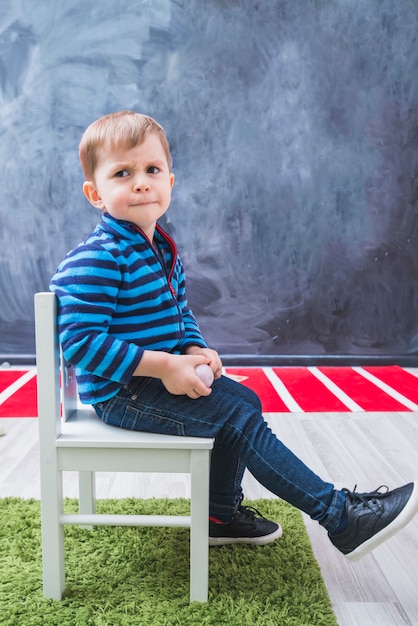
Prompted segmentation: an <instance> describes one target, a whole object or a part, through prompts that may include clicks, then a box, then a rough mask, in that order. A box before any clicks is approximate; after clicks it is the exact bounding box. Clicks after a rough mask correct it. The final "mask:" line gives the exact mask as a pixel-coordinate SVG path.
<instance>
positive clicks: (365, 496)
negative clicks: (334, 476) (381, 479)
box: [342, 485, 389, 509]
mask: <svg viewBox="0 0 418 626" xmlns="http://www.w3.org/2000/svg"><path fill="white" fill-rule="evenodd" d="M356 489H357V485H355V487H354V489H353V491H350V490H349V489H345V488H344V489H343V490H342V491H344V493H345V495H346V496H347V498H348V499H349V500H350V503H351V504H352V505H353V507H354V508H355V509H356V508H357V507H359V506H365V507H368V508H371V506H370V505H371V504H376V501H377V500H379V499H380V498H384V497H385V496H386V494H387V492H388V491H389V487H387V485H380V487H378V488H377V489H375V490H374V491H369V492H368V493H359V492H358V491H356ZM382 489H383V491H381V490H382Z"/></svg>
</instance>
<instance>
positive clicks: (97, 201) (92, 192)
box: [83, 180, 104, 209]
mask: <svg viewBox="0 0 418 626" xmlns="http://www.w3.org/2000/svg"><path fill="white" fill-rule="evenodd" d="M83 192H84V195H85V196H86V198H87V200H88V201H89V202H90V204H92V205H93V206H94V207H96V209H104V204H103V200H102V199H101V197H100V195H99V192H98V191H97V189H96V187H95V186H94V183H92V182H91V181H90V180H86V181H85V182H84V184H83Z"/></svg>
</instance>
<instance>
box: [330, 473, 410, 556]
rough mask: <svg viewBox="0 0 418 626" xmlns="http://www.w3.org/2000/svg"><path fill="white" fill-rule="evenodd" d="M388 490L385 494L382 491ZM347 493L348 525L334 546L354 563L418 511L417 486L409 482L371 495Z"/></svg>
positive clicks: (383, 487) (401, 526)
mask: <svg viewBox="0 0 418 626" xmlns="http://www.w3.org/2000/svg"><path fill="white" fill-rule="evenodd" d="M381 489H386V491H381ZM343 491H344V492H345V494H346V497H347V500H346V505H345V506H346V512H347V518H348V526H347V528H346V530H344V531H343V532H342V533H338V534H337V535H331V534H329V533H328V536H329V538H330V539H331V541H332V543H333V544H334V546H335V547H336V548H338V550H340V552H342V553H343V554H344V555H345V556H346V557H347V558H348V559H350V560H351V561H357V560H358V559H361V557H362V556H364V555H365V554H367V553H368V552H371V551H372V550H373V549H374V548H376V547H377V546H378V545H380V544H381V543H383V542H384V541H386V539H388V538H389V537H391V536H392V535H394V534H395V533H396V532H397V531H398V530H400V529H401V528H403V527H404V526H406V524H408V522H410V521H411V519H412V518H413V517H414V515H415V513H416V512H417V510H418V485H417V484H415V483H409V484H408V485H404V486H403V487H398V488H397V489H393V491H389V489H388V487H385V486H382V487H379V488H378V489H376V491H372V492H370V493H356V491H355V488H354V491H349V490H348V489H343Z"/></svg>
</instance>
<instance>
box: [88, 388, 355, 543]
mask: <svg viewBox="0 0 418 626" xmlns="http://www.w3.org/2000/svg"><path fill="white" fill-rule="evenodd" d="M94 408H95V410H96V413H97V414H98V416H99V417H100V418H101V419H102V420H103V421H104V422H106V423H107V424H112V425H113V426H119V427H120V428H126V429H128V430H138V431H145V432H154V433H162V434H168V435H180V436H190V437H214V438H215V445H214V448H213V451H212V456H211V470H210V502H209V510H210V515H211V516H213V517H216V518H219V519H221V520H227V519H231V518H232V517H233V515H234V513H235V511H236V509H237V507H238V505H239V503H240V502H241V500H242V495H243V494H242V488H241V481H242V477H243V473H244V470H245V468H246V467H247V468H248V469H249V471H250V472H251V473H252V474H253V476H254V477H255V478H256V479H257V480H258V481H259V482H260V483H261V484H262V485H264V487H266V488H267V489H269V490H270V491H271V492H272V493H274V494H276V495H277V496H279V497H280V498H282V499H283V500H286V501H287V502H290V503H291V504H292V505H294V506H295V507H297V508H298V509H301V510H302V511H304V512H305V513H307V514H308V515H309V516H310V517H311V518H312V519H314V520H317V521H318V522H319V523H320V524H321V525H322V526H324V527H325V528H327V530H328V531H329V532H331V533H332V532H334V531H335V529H336V528H337V527H338V524H339V522H340V519H341V515H342V512H343V510H344V506H345V494H344V493H343V492H341V491H336V490H335V489H334V486H333V485H332V484H330V483H327V482H324V481H323V480H321V478H319V476H317V475H316V474H315V473H314V472H312V471H311V470H310V469H309V468H308V467H307V466H306V465H305V464H304V463H303V462H302V461H301V460H300V459H299V458H298V457H296V456H295V455H294V454H293V453H292V452H291V451H290V450H289V449H288V448H287V447H286V446H285V445H284V444H283V443H282V442H281V441H280V440H279V439H278V438H277V437H276V435H274V434H273V433H272V431H271V430H270V428H269V427H268V425H267V423H266V422H265V421H264V418H263V416H262V413H261V403H260V400H259V398H258V396H257V395H256V394H255V393H253V392H252V391H251V390H249V389H247V388H246V387H244V386H243V385H241V384H239V383H237V382H235V381H232V380H230V379H229V378H227V377H225V376H222V377H221V378H219V379H218V380H215V382H214V383H213V386H212V393H211V394H210V395H209V396H206V397H201V398H199V399H197V400H192V399H190V398H188V397H187V396H175V395H172V394H170V393H169V392H168V391H167V390H166V388H165V387H164V385H163V384H162V382H161V381H160V380H159V379H156V378H145V377H136V378H132V380H131V382H130V383H129V385H125V386H124V387H123V388H122V389H121V390H120V391H119V393H118V394H117V395H116V396H114V397H113V398H111V399H110V400H107V401H106V402H100V403H98V404H96V405H94Z"/></svg>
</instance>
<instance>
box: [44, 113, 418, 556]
mask: <svg viewBox="0 0 418 626" xmlns="http://www.w3.org/2000/svg"><path fill="white" fill-rule="evenodd" d="M80 160H81V165H82V168H83V171H84V174H85V178H86V181H85V183H84V185H83V191H84V193H85V195H86V197H87V199H88V200H89V202H90V203H91V204H92V205H93V206H94V207H96V208H98V209H100V210H101V211H102V220H101V222H100V223H99V224H98V226H97V227H96V229H95V230H94V231H93V232H92V233H91V234H90V235H88V237H87V238H86V239H85V240H84V242H83V243H81V244H80V245H79V246H78V247H77V248H75V249H74V250H72V251H71V252H70V253H69V254H68V255H67V257H66V258H65V259H64V261H63V262H62V263H61V265H60V267H59V268H58V270H57V272H56V274H55V276H54V277H53V279H52V281H51V290H52V291H54V292H55V293H56V295H57V297H58V300H59V330H60V340H61V343H62V347H63V351H64V356H65V358H66V360H67V361H68V362H70V363H72V364H73V365H75V367H76V373H77V382H78V388H79V394H80V399H81V401H82V402H84V403H88V404H92V405H93V406H94V408H95V410H96V412H97V414H98V416H99V417H100V418H101V419H102V420H104V421H105V422H106V423H109V424H112V425H115V426H119V427H121V428H128V429H133V430H143V431H151V432H158V433H165V434H174V435H183V436H184V435H189V436H197V437H199V436H201V437H215V445H214V449H213V452H212V458H211V475H210V503H209V507H210V519H209V534H210V544H211V545H222V544H228V543H253V544H258V545H261V544H266V543H269V542H271V541H274V540H275V539H277V538H278V537H280V535H281V532H282V530H281V528H280V525H279V524H277V523H276V522H272V521H269V520H266V519H265V518H263V517H262V516H261V515H260V514H259V513H258V512H257V511H254V510H250V509H249V508H246V507H244V506H242V504H241V502H242V498H243V495H242V490H241V481H242V477H243V473H244V469H245V467H248V469H249V470H250V471H251V473H252V474H253V475H254V476H255V477H256V478H257V479H258V481H259V482H260V483H261V484H262V485H264V486H265V487H266V488H267V489H269V490H270V491H272V492H273V493H275V494H276V495H277V496H279V497H281V498H283V499H284V500H287V501H288V502H290V503H291V504H293V505H294V506H296V507H298V508H299V509H301V510H303V511H305V512H306V513H307V514H308V515H310V517H311V518H312V519H315V520H317V521H318V522H319V523H320V524H321V525H322V526H324V527H325V528H326V529H327V530H328V534H329V537H330V539H331V542H332V543H333V544H334V545H335V546H336V547H337V548H338V549H339V550H340V551H341V552H342V553H343V554H345V555H346V556H347V557H349V558H351V559H352V560H356V559H358V558H360V557H361V556H363V555H364V554H366V553H367V552H369V551H370V550H372V549H373V548H374V547H375V546H377V545H378V544H379V543H381V542H382V541H383V540H385V539H386V538H387V537H389V536H390V535H392V534H394V533H395V532H396V531H397V530H399V529H400V528H401V527H402V526H405V524H407V523H408V522H409V521H410V520H411V519H412V517H413V516H414V514H415V512H416V511H417V508H418V488H417V486H416V484H414V483H409V484H408V485H404V486H403V487H400V488H398V489H395V490H393V491H388V490H387V488H385V489H386V490H383V491H382V490H381V488H379V489H378V490H377V491H374V492H371V493H367V494H359V493H356V492H355V491H354V492H351V491H349V490H347V489H343V490H336V489H335V488H334V486H333V485H332V484H330V483H326V482H324V481H323V480H322V479H321V478H320V477H319V476H317V475H316V474H314V473H313V472H312V471H311V470H310V469H309V468H308V467H306V465H304V464H303V463H302V461H301V460H299V459H298V458H297V457H296V456H295V455H294V454H293V453H292V452H291V451H290V450H288V449H287V448H286V447H285V446H284V445H283V444H282V443H281V442H280V441H279V440H278V439H277V438H276V436H275V435H274V434H273V433H272V432H271V430H270V429H269V428H268V426H267V424H266V423H265V421H264V419H263V417H262V414H261V404H260V401H259V399H258V397H257V396H256V395H255V394H253V393H252V392H251V391H250V390H248V389H247V388H245V387H244V386H242V385H239V384H238V383H235V382H233V381H232V380H230V379H228V378H227V377H224V376H222V375H221V373H222V363H221V359H220V358H219V355H218V354H217V352H216V351H215V350H212V349H211V348H209V347H208V346H207V344H206V342H205V340H204V338H203V337H202V335H201V333H200V330H199V326H198V325H197V323H196V321H195V319H194V316H193V313H192V311H191V310H190V309H189V308H188V305H187V298H186V292H185V277H184V272H183V267H182V264H181V261H180V259H179V257H178V255H177V249H176V245H175V243H174V241H173V240H172V239H171V237H169V236H168V235H167V234H166V233H165V232H164V231H163V229H162V228H161V227H160V226H159V225H158V224H157V220H158V219H159V218H161V217H162V215H164V213H165V212H166V211H167V209H168V207H169V204H170V199H171V189H172V187H173V184H174V174H173V173H172V171H171V156H170V148H169V144H168V141H167V138H166V135H165V132H164V130H163V129H162V127H161V126H160V125H159V124H157V123H156V122H155V121H154V120H153V119H152V118H150V117H148V116H145V115H140V114H138V113H134V112H131V111H120V112H118V113H114V114H110V115H107V116H105V117H103V118H100V119H99V120H97V121H96V122H94V123H93V124H91V125H90V126H89V127H88V128H87V130H86V131H85V133H84V135H83V137H82V139H81V143H80ZM199 364H207V365H209V366H210V368H211V369H212V371H213V374H214V377H215V381H214V383H213V386H212V388H209V387H207V386H206V385H205V384H204V383H203V382H202V381H201V380H200V379H199V377H198V376H197V375H196V372H195V368H196V366H197V365H199Z"/></svg>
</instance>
